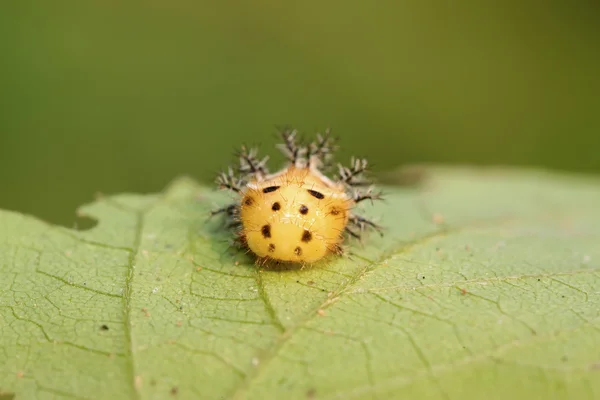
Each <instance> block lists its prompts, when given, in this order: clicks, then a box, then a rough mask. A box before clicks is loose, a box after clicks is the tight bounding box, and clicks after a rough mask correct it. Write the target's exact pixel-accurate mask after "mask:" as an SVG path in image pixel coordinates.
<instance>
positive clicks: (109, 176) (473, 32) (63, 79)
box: [0, 0, 600, 225]
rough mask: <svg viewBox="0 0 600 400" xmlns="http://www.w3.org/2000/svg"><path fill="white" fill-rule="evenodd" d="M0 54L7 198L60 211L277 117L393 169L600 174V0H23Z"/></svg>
mask: <svg viewBox="0 0 600 400" xmlns="http://www.w3.org/2000/svg"><path fill="white" fill-rule="evenodd" d="M0 51H1V53H0V182H1V185H0V208H8V209H13V210H19V211H22V212H25V213H30V214H34V215H37V216H39V217H41V218H43V219H45V220H47V221H50V222H53V223H60V224H64V225H69V224H71V223H72V221H73V220H74V210H75V208H76V207H77V206H78V205H80V204H82V203H85V202H89V201H91V200H92V199H93V197H94V194H95V193H96V192H102V193H115V192H122V191H127V192H152V191H159V190H161V189H162V188H163V187H164V186H165V185H166V184H168V182H169V181H170V180H172V179H173V178H174V177H176V176H178V175H182V174H186V175H191V176H193V177H195V178H197V179H199V180H201V181H205V182H210V181H212V178H213V174H214V173H215V171H217V170H218V169H220V168H222V167H224V166H226V165H227V164H228V162H229V161H230V160H231V156H230V155H231V152H232V149H233V148H234V147H236V146H237V145H238V144H239V143H240V142H248V143H260V144H262V148H263V149H264V151H265V152H271V149H272V145H273V143H275V136H274V134H275V126H276V125H281V124H291V125H294V126H297V127H298V128H300V129H301V130H302V131H304V132H306V133H307V134H309V135H310V133H311V132H313V131H315V130H320V129H323V128H325V127H327V126H330V127H332V128H333V131H334V133H336V134H337V135H339V136H341V138H342V141H341V144H342V145H343V147H342V151H341V157H342V158H344V159H345V158H347V157H349V156H350V155H352V154H357V155H368V156H369V157H370V158H371V160H372V161H374V162H375V163H376V170H377V171H383V170H388V169H391V168H394V167H396V166H399V165H405V164H410V163H414V162H418V163H422V162H436V163H460V164H476V165H487V164H509V165H525V166H541V167H546V168H554V169H564V170H573V171H585V172H593V173H595V172H597V171H599V170H600V73H599V72H600V3H598V2H597V1H591V0H590V1H583V0H579V1H572V2H566V1H553V0H546V1H515V0H504V1H499V2H482V1H454V2H448V1H441V0H430V1H408V2H407V1H400V0H393V1H390V0H388V1H351V0H331V1H318V2H317V1H301V2H299V1H289V2H288V1H285V2H282V1H274V0H256V1H198V0H195V1H192V0H169V1H156V0H148V1H144V2H133V1H114V0H102V1H99V0H90V1H69V2H65V1H62V0H53V1H46V0H19V1H12V2H11V1H8V2H2V5H0Z"/></svg>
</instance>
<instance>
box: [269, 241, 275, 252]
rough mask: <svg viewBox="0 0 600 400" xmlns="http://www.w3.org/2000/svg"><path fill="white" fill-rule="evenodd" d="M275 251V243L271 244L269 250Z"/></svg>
mask: <svg viewBox="0 0 600 400" xmlns="http://www.w3.org/2000/svg"><path fill="white" fill-rule="evenodd" d="M274 251H275V245H274V244H273V243H270V244H269V252H271V253H272V252H274Z"/></svg>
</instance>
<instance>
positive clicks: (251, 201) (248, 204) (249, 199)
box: [244, 196, 254, 206]
mask: <svg viewBox="0 0 600 400" xmlns="http://www.w3.org/2000/svg"><path fill="white" fill-rule="evenodd" d="M244 204H245V205H247V206H251V205H252V204H254V199H253V198H252V197H250V196H247V197H246V198H245V199H244Z"/></svg>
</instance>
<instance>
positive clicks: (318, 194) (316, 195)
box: [308, 189, 325, 200]
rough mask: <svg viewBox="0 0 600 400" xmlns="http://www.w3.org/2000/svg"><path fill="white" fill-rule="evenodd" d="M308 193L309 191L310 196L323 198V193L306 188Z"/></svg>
mask: <svg viewBox="0 0 600 400" xmlns="http://www.w3.org/2000/svg"><path fill="white" fill-rule="evenodd" d="M308 193H310V195H311V196H313V197H316V198H317V199H319V200H321V199H324V198H325V195H324V194H323V193H321V192H317V191H316V190H312V189H308Z"/></svg>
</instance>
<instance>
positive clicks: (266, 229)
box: [260, 224, 271, 238]
mask: <svg viewBox="0 0 600 400" xmlns="http://www.w3.org/2000/svg"><path fill="white" fill-rule="evenodd" d="M260 231H261V233H262V235H263V237H265V238H270V237H271V225H269V224H267V225H265V226H263V227H262V228H261V229H260Z"/></svg>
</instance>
